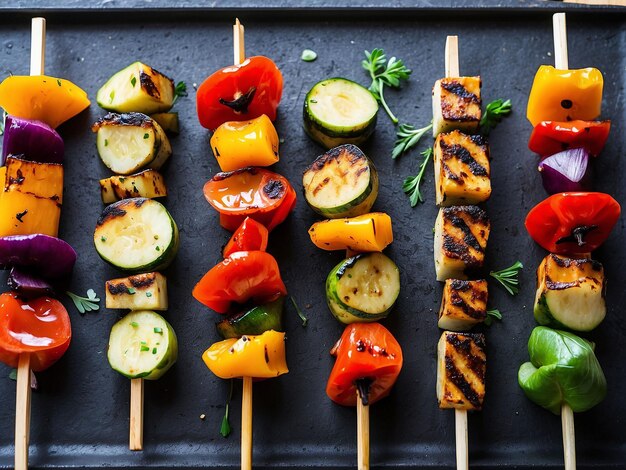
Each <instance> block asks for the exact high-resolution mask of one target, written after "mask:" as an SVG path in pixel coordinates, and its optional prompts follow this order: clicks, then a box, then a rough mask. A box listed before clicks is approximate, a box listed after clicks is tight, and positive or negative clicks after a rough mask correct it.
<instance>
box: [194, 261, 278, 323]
mask: <svg viewBox="0 0 626 470" xmlns="http://www.w3.org/2000/svg"><path fill="white" fill-rule="evenodd" d="M192 295H193V296H194V298H195V299H196V300H197V301H199V302H201V303H203V304H204V305H206V306H207V307H209V308H211V309H213V310H215V311H216V312H218V313H227V312H228V310H229V308H230V307H231V304H232V303H233V302H237V303H240V304H242V303H244V302H247V301H248V300H253V301H254V302H255V303H257V304H264V303H267V302H272V301H274V300H276V299H277V298H278V297H280V296H283V295H287V288H286V287H285V284H284V283H283V280H282V279H281V277H280V271H279V270H278V263H276V260H275V259H274V257H273V256H272V255H270V254H269V253H266V252H264V251H238V252H236V253H233V254H231V255H230V256H229V257H228V258H226V259H225V260H224V261H222V262H221V263H219V264H218V265H217V266H214V267H213V268H212V269H211V270H210V271H209V272H207V273H206V274H205V275H204V277H203V278H202V279H200V282H198V284H196V286H195V287H194V289H193V293H192Z"/></svg>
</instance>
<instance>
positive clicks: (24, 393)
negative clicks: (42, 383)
mask: <svg viewBox="0 0 626 470" xmlns="http://www.w3.org/2000/svg"><path fill="white" fill-rule="evenodd" d="M45 60H46V20H45V18H33V19H32V22H31V35H30V75H43V73H44V66H45ZM30 374H31V368H30V353H22V354H20V357H19V362H18V366H17V388H16V393H17V396H16V398H15V470H25V469H27V468H28V445H29V440H30V398H31V388H30Z"/></svg>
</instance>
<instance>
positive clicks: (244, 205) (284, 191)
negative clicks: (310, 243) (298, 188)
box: [204, 167, 296, 232]
mask: <svg viewBox="0 0 626 470" xmlns="http://www.w3.org/2000/svg"><path fill="white" fill-rule="evenodd" d="M204 197H205V198H206V200H207V201H208V202H209V204H211V205H212V206H213V208H215V210H217V211H218V212H219V213H220V225H221V226H222V227H224V228H225V229H226V230H229V231H231V232H234V231H235V230H236V229H237V228H238V227H239V226H240V225H241V224H242V223H243V221H244V219H245V218H246V217H250V218H251V219H254V220H256V221H257V222H259V223H261V224H263V225H265V227H267V229H268V230H269V231H270V232H271V231H272V230H273V229H274V228H275V227H276V226H277V225H278V224H280V223H281V222H283V221H284V220H285V218H287V216H288V215H289V213H290V212H291V210H292V209H293V208H294V207H295V204H296V192H295V190H294V189H293V187H292V186H291V184H289V181H287V178H285V177H284V176H281V175H279V174H278V173H274V172H272V171H269V170H264V169H262V168H255V167H248V168H241V169H239V170H235V171H229V172H224V173H217V174H216V175H215V176H213V178H211V179H210V180H209V181H207V183H206V184H205V185H204Z"/></svg>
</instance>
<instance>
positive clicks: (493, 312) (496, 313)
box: [484, 308, 502, 326]
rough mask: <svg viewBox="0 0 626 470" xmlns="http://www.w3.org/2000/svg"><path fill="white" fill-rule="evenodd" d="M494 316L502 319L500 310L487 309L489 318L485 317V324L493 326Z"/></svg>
mask: <svg viewBox="0 0 626 470" xmlns="http://www.w3.org/2000/svg"><path fill="white" fill-rule="evenodd" d="M494 318H495V319H496V320H502V313H500V310H498V309H497V308H494V309H491V310H487V318H485V321H484V323H485V325H487V326H491V324H492V323H493V320H494Z"/></svg>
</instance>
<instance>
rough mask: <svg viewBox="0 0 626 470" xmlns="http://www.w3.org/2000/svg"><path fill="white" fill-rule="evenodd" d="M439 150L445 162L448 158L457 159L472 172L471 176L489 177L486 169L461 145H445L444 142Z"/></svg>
mask: <svg viewBox="0 0 626 470" xmlns="http://www.w3.org/2000/svg"><path fill="white" fill-rule="evenodd" d="M441 149H442V150H443V152H444V155H443V158H444V160H447V159H449V158H458V159H459V160H461V162H463V163H464V164H465V165H467V166H468V167H469V169H470V171H471V172H472V174H474V175H476V176H489V174H488V173H487V169H486V168H485V167H484V166H482V165H481V164H480V163H478V162H477V161H476V160H475V159H474V157H472V154H471V153H470V151H469V150H467V149H466V148H465V147H463V146H462V145H458V144H455V145H446V144H445V143H444V142H441Z"/></svg>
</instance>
